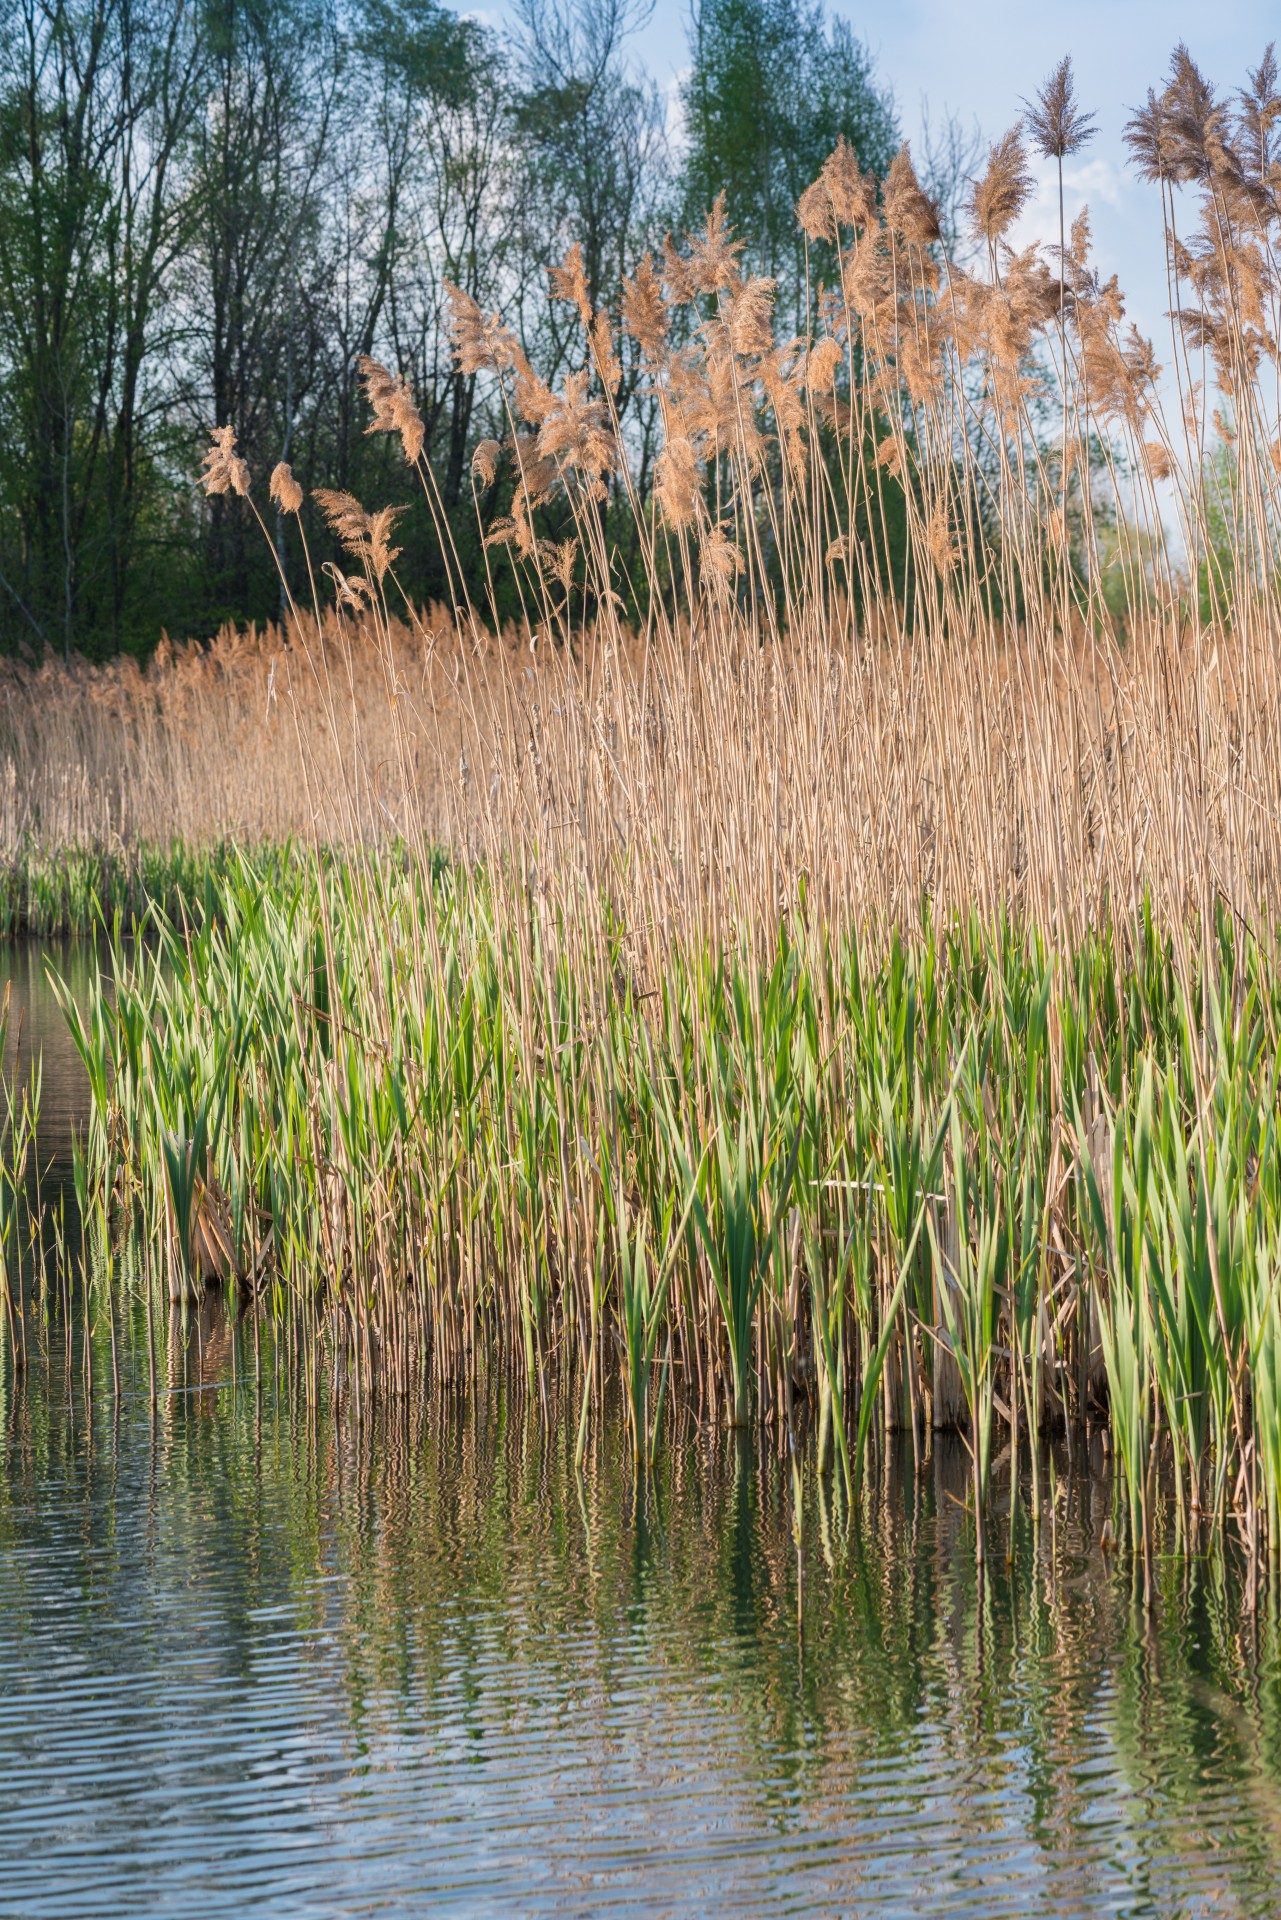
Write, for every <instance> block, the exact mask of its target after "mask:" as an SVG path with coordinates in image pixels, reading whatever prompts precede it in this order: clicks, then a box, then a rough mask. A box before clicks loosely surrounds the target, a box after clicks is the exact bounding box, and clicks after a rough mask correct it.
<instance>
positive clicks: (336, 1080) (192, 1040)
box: [68, 861, 1281, 1552]
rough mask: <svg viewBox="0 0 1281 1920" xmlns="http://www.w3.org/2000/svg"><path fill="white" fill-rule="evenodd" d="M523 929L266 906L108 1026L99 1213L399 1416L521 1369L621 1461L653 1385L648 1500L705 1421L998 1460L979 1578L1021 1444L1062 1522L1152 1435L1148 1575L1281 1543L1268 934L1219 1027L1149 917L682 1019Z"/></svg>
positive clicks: (892, 959) (533, 922)
mask: <svg viewBox="0 0 1281 1920" xmlns="http://www.w3.org/2000/svg"><path fill="white" fill-rule="evenodd" d="M496 899H497V892H496V889H495V888H494V886H493V885H492V884H491V883H490V882H489V881H488V879H487V878H486V877H484V876H469V875H468V874H466V873H465V872H464V871H462V870H460V869H458V868H455V867H444V866H442V867H440V868H438V869H437V871H436V872H435V874H434V875H429V874H425V873H424V872H422V871H421V870H420V869H418V868H417V867H416V866H415V865H414V864H413V863H412V862H408V861H406V862H404V863H401V864H399V865H397V864H395V863H393V862H390V861H379V862H373V863H369V864H346V865H330V866H328V867H316V868H309V869H306V870H305V871H298V872H295V873H292V874H290V875H286V876H282V875H281V874H279V873H277V874H275V875H272V876H271V877H270V878H269V880H264V878H263V877H262V876H258V875H255V873H254V872H253V871H252V869H251V868H248V867H246V868H245V870H244V871H243V873H242V874H241V875H240V876H239V877H238V878H236V879H234V880H231V881H227V882H223V883H219V885H217V886H216V887H211V890H210V895H209V906H208V909H207V911H206V913H205V914H204V915H203V916H198V917H197V918H196V919H195V920H194V921H189V922H188V923H187V925H186V926H185V927H184V928H182V929H178V928H175V927H174V926H172V925H171V924H169V923H167V922H165V921H163V920H159V919H158V920H157V922H156V933H157V939H156V942H155V944H154V945H153V946H151V947H150V948H148V949H146V950H144V951H142V952H139V951H138V950H133V951H128V952H127V951H125V950H123V949H120V950H116V951H115V952H114V953H113V956H112V969H111V973H110V976H109V977H108V978H106V979H104V981H103V982H102V984H101V985H100V987H99V989H98V990H97V991H96V992H95V993H94V994H93V995H92V996H91V998H90V1001H89V1004H88V1005H87V1007H85V1008H84V1009H83V1010H82V1011H81V1010H77V1009H76V1008H75V1007H73V1006H72V1005H71V1004H70V1003H68V1016H69V1018H70V1020H71V1023H72V1029H73V1032H74V1034H75V1036H76V1040H77V1044H78V1046H79V1048H80V1050H81V1052H82V1055H83V1057H84V1061H85V1065H86V1069H87V1071H88V1075H89V1081H90V1086H91V1089H92V1094H93V1123H92V1126H91V1130H90V1133H89V1135H88V1138H87V1142H86V1146H85V1154H86V1159H85V1164H84V1169H83V1176H82V1186H83V1189H84V1191H85V1192H86V1193H87V1194H89V1195H98V1196H102V1197H103V1203H104V1206H106V1207H109V1208H111V1209H114V1210H116V1211H117V1213H119V1212H120V1211H121V1210H123V1211H124V1212H125V1213H136V1214H138V1215H139V1216H140V1217H141V1220H142V1223H143V1226H144V1229H145V1231H144V1243H145V1245H147V1246H148V1247H150V1248H152V1249H154V1250H155V1254H156V1256H157V1259H156V1271H158V1272H160V1273H162V1274H163V1273H165V1272H168V1274H169V1275H170V1277H171V1280H172V1282H173V1290H174V1291H175V1292H177V1293H185V1292H188V1291H195V1290H197V1289H198V1288H199V1287H200V1286H201V1285H202V1284H205V1283H208V1282H209V1281H210V1280H212V1279H215V1278H222V1279H235V1280H236V1281H237V1282H238V1284H240V1285H241V1286H242V1287H243V1288H244V1289H245V1290H246V1291H247V1292H249V1293H251V1294H253V1293H256V1294H258V1295H259V1296H260V1297H261V1298H263V1299H265V1300H266V1301H268V1302H270V1303H271V1304H273V1305H274V1307H275V1308H276V1309H277V1310H278V1311H281V1310H289V1311H292V1312H294V1313H296V1314H298V1315H299V1316H301V1324H303V1325H304V1326H307V1327H310V1328H311V1329H312V1331H313V1332H323V1333H324V1335H325V1336H326V1338H327V1339H328V1340H329V1341H330V1342H331V1343H332V1345H333V1348H334V1350H335V1352H336V1353H338V1354H340V1355H341V1368H342V1372H343V1376H344V1377H345V1379H346V1381H347V1391H348V1393H349V1394H350V1396H351V1399H352V1401H353V1403H354V1405H355V1406H356V1407H357V1408H359V1407H360V1406H361V1404H362V1401H364V1400H367V1399H368V1397H369V1396H370V1395H371V1394H373V1393H375V1392H377V1391H383V1392H386V1391H392V1392H407V1391H410V1390H411V1388H412V1387H413V1386H414V1383H415V1382H416V1381H417V1380H418V1379H419V1377H420V1375H421V1372H422V1370H423V1369H424V1368H427V1369H431V1370H434V1371H438V1372H440V1373H443V1374H444V1375H446V1376H447V1377H452V1378H459V1379H463V1380H466V1379H467V1378H469V1377H470V1376H471V1375H472V1374H473V1373H474V1371H475V1369H476V1367H477V1365H478V1364H479V1356H480V1355H481V1354H482V1353H484V1352H487V1351H489V1352H498V1353H503V1354H505V1355H506V1356H507V1357H508V1358H509V1359H511V1360H513V1361H515V1362H516V1363H517V1365H518V1366H519V1367H521V1368H523V1369H524V1370H525V1371H526V1372H527V1374H528V1377H529V1379H530V1382H531V1385H532V1386H533V1387H534V1388H535V1390H537V1389H538V1387H539V1386H540V1384H543V1385H545V1383H546V1381H547V1380H548V1379H549V1378H550V1377H552V1376H556V1375H565V1374H568V1375H569V1376H571V1377H572V1378H574V1379H575V1380H577V1381H578V1382H579V1387H578V1391H580V1392H581V1396H582V1398H581V1432H582V1434H583V1435H585V1434H586V1432H587V1429H588V1427H589V1425H590V1422H591V1420H592V1418H593V1409H594V1408H599V1407H601V1406H603V1405H604V1388H605V1386H606V1383H607V1382H609V1381H612V1380H614V1379H615V1378H621V1380H622V1384H623V1389H624V1404H625V1406H626V1408H627V1417H628V1422H629V1426H630V1431H631V1435H632V1440H633V1446H634V1451H635V1457H636V1461H637V1465H638V1468H639V1469H642V1470H643V1469H645V1468H647V1467H648V1464H649V1462H650V1461H651V1459H652V1457H653V1452H654V1448H655V1446H656V1445H657V1444H658V1441H659V1437H660V1435H661V1433H662V1430H663V1417H664V1408H665V1405H666V1404H667V1400H668V1396H669V1395H670V1394H671V1393H673V1392H675V1393H679V1394H680V1395H681V1396H682V1397H692V1398H693V1399H694V1400H695V1402H696V1403H697V1405H698V1407H699V1409H700V1411H701V1413H702V1415H703V1416H704V1417H706V1418H709V1419H712V1420H714V1421H717V1422H720V1423H723V1424H729V1425H742V1424H746V1423H748V1422H749V1421H753V1420H757V1419H759V1420H762V1421H764V1422H765V1423H766V1424H767V1425H769V1426H772V1427H773V1428H774V1430H775V1431H777V1432H778V1433H779V1434H780V1435H782V1434H786V1435H789V1436H792V1437H793V1438H794V1437H795V1434H796V1432H797V1430H798V1429H799V1427H800V1426H801V1425H802V1424H804V1423H806V1422H809V1423H811V1424H812V1426H813V1428H814V1431H815V1433H816V1435H817V1446H818V1452H819V1458H820V1461H821V1462H822V1463H823V1464H825V1465H827V1464H830V1465H831V1466H832V1467H833V1468H834V1470H836V1471H838V1472H839V1473H840V1475H841V1476H842V1478H843V1479H844V1480H845V1482H846V1484H847V1486H852V1484H853V1482H854V1481H855V1480H856V1479H857V1477H858V1476H859V1474H860V1473H861V1472H862V1471H863V1469H864V1467H865V1465H866V1462H867V1458H868V1455H869V1451H870V1450H872V1449H874V1448H875V1447H876V1446H877V1445H878V1444H880V1439H881V1436H883V1434H884V1433H885V1432H886V1431H889V1430H892V1429H895V1428H903V1429H905V1430H910V1431H911V1432H912V1434H913V1436H914V1440H915V1444H916V1445H917V1447H918V1448H919V1447H920V1446H922V1445H923V1444H924V1438H925V1434H926V1432H927V1430H928V1429H930V1428H931V1427H962V1428H963V1429H964V1430H965V1431H966V1432H967V1433H968V1434H969V1436H970V1439H971V1446H972V1456H973V1468H974V1485H973V1502H974V1510H975V1513H976V1515H977V1516H978V1519H979V1526H980V1536H979V1537H980V1545H981V1543H982V1520H983V1516H984V1513H985V1510H986V1507H987V1503H988V1494H989V1479H990V1467H991V1460H992V1456H993V1448H994V1446H995V1445H998V1444H1000V1443H1001V1442H1003V1441H1005V1440H1008V1441H1009V1442H1010V1443H1011V1444H1012V1445H1013V1447H1014V1448H1015V1450H1016V1453H1017V1449H1018V1447H1019V1444H1020V1440H1021V1439H1026V1440H1027V1441H1028V1442H1030V1443H1031V1451H1030V1462H1031V1495H1030V1498H1031V1504H1032V1508H1033V1511H1034V1513H1036V1514H1038V1515H1039V1514H1040V1512H1041V1511H1042V1509H1043V1506H1044V1503H1045V1500H1046V1498H1047V1490H1046V1489H1045V1487H1044V1486H1043V1484H1042V1473H1043V1468H1042V1449H1041V1444H1040V1443H1041V1441H1042V1440H1043V1438H1044V1437H1045V1436H1046V1435H1047V1433H1048V1432H1051V1431H1053V1432H1058V1431H1060V1430H1061V1429H1062V1428H1063V1427H1065V1426H1066V1425H1068V1424H1069V1423H1072V1422H1074V1421H1077V1420H1080V1419H1082V1418H1085V1417H1087V1416H1089V1417H1092V1418H1095V1419H1106V1418H1110V1421H1111V1426H1112V1431H1113V1435H1114V1444H1115V1449H1116V1455H1117V1459H1118V1463H1119V1466H1120V1470H1121V1472H1120V1480H1121V1485H1122V1486H1123V1489H1124V1493H1125V1501H1126V1513H1127V1515H1128V1518H1129V1522H1130V1525H1131V1527H1132V1529H1133V1535H1134V1539H1135V1542H1136V1544H1139V1545H1141V1544H1142V1543H1143V1542H1144V1541H1145V1540H1147V1539H1149V1538H1150V1536H1151V1529H1152V1521H1153V1508H1154V1504H1155V1503H1159V1502H1165V1501H1169V1502H1170V1503H1171V1504H1172V1509H1173V1512H1174V1515H1175V1518H1176V1523H1177V1526H1178V1529H1179V1532H1180V1534H1181V1537H1183V1538H1184V1539H1185V1540H1188V1541H1191V1540H1193V1539H1195V1537H1196V1530H1197V1528H1198V1526H1199V1525H1200V1524H1201V1523H1202V1522H1203V1521H1205V1522H1207V1523H1210V1524H1214V1525H1216V1526H1218V1527H1222V1526H1223V1525H1225V1524H1226V1523H1227V1522H1229V1521H1233V1522H1235V1523H1237V1524H1239V1525H1240V1526H1241V1527H1242V1528H1243V1529H1244V1531H1245V1533H1246V1536H1247V1538H1248V1540H1249V1542H1250V1543H1251V1545H1252V1546H1255V1547H1257V1548H1258V1550H1259V1551H1260V1552H1262V1551H1263V1550H1264V1549H1265V1548H1266V1549H1267V1550H1269V1551H1277V1550H1281V1510H1279V1508H1278V1497H1279V1494H1281V1405H1279V1404H1278V1398H1277V1395H1278V1388H1279V1386H1281V1376H1279V1373H1278V1368H1279V1367H1281V1299H1279V1298H1278V1291H1277V1285H1278V1276H1279V1274H1281V1266H1279V1264H1278V1263H1279V1262H1281V1154H1279V1153H1278V1147H1277V1110H1278V1101H1277V1072H1278V1068H1277V1064H1276V1062H1277V1053H1276V1048H1275V1034H1276V1030H1277V1022H1278V1016H1279V1015H1281V984H1279V983H1278V978H1277V975H1276V972H1275V969H1274V968H1273V967H1272V966H1271V964H1270V962H1269V960H1268V958H1267V957H1266V956H1265V955H1264V954H1263V953H1262V951H1261V950H1260V949H1259V947H1258V946H1257V944H1256V943H1255V942H1253V941H1251V940H1250V939H1248V938H1247V937H1246V936H1244V935H1241V934H1240V933H1239V931H1238V930H1237V929H1236V928H1235V927H1234V926H1233V923H1232V922H1231V920H1230V919H1229V918H1227V917H1226V916H1220V918H1219V920H1218V922H1217V924H1216V927H1215V929H1214V933H1213V937H1212V940H1211V942H1210V945H1209V949H1208V955H1207V956H1200V955H1198V957H1197V959H1196V960H1195V961H1194V962H1193V967H1192V973H1191V991H1190V992H1189V991H1188V990H1187V988H1186V987H1185V985H1184V982H1183V980H1182V979H1181V976H1180V970H1179V967H1178V965H1177V963H1176V959H1175V955H1174V950H1173V946H1172V943H1171V942H1169V941H1168V940H1164V939H1162V938H1161V936H1160V935H1159V934H1158V933H1157V931H1156V928H1155V926H1154V925H1153V924H1152V923H1151V922H1150V921H1146V922H1144V924H1143V926H1142V928H1141V930H1140V933H1139V936H1138V940H1137V945H1136V950H1135V953H1134V956H1133V959H1132V961H1131V962H1130V964H1128V965H1127V966H1122V965H1120V964H1119V963H1118V956H1117V954H1116V951H1115V948H1114V947H1113V945H1112V942H1111V938H1110V936H1109V935H1107V934H1095V935H1092V936H1091V937H1089V938H1088V939H1087V940H1086V941H1084V942H1083V943H1081V944H1080V945H1079V946H1078V947H1076V948H1073V949H1069V950H1066V951H1063V952H1059V953H1052V952H1051V951H1049V950H1048V949H1047V947H1046V945H1045V943H1044V941H1043V940H1041V939H1039V938H1038V937H1037V936H1035V935H1034V934H1030V933H1027V932H1025V931H1023V930H1020V929H1017V928H1016V927H1014V926H1013V925H1012V924H1010V923H1008V922H1004V923H998V924H997V925H995V926H994V927H992V926H988V925H986V924H985V923H984V922H983V921H981V920H980V919H979V918H978V917H977V916H972V917H971V918H970V919H969V920H968V921H966V922H964V923H958V924H956V925H954V926H952V927H950V928H948V929H946V930H945V929H940V928H939V927H938V926H937V925H936V924H935V923H934V922H932V921H928V920H927V921H926V922H925V923H923V925H922V926H921V927H920V928H918V929H917V930H916V933H915V937H914V938H913V939H912V941H911V942H910V943H905V942H903V941H900V940H899V939H897V938H891V940H890V941H889V943H888V945H887V946H886V947H885V948H884V949H883V950H881V951H877V950H874V949H873V948H871V946H870V945H869V944H868V943H866V942H864V941H862V940H860V939H859V938H858V937H857V936H847V937H845V938H842V939H836V938H831V937H822V936H818V935H815V934H814V933H812V932H811V931H809V930H807V929H804V928H802V927H799V926H798V927H795V928H789V927H788V926H786V925H784V926H783V927H782V928H780V930H779V931H778V933H777V936H776V940H775V945H774V948H773V951H772V952H771V953H770V954H769V955H768V956H762V955H761V953H760V952H759V951H753V950H752V949H751V948H749V947H748V946H746V945H745V944H735V945H731V946H729V947H727V948H724V949H720V950H713V949H710V948H704V949H703V950H701V951H698V952H695V951H691V950H689V949H688V948H683V949H681V950H679V951H674V952H673V954H672V955H671V958H670V960H669V964H668V966H667V968H666V969H665V970H664V972H663V973H662V975H661V976H658V977H656V978H654V979H652V980H642V979H638V978H636V977H635V976H634V975H633V974H632V973H631V972H630V970H629V968H628V965H627V961H626V956H625V950H624V946H625V943H624V939H623V936H622V933H621V930H619V931H617V932H615V934H614V935H613V936H612V938H611V937H610V935H609V933H608V930H607V928H606V927H605V926H604V925H603V924H602V926H601V929H600V931H601V950H600V953H599V956H598V959H597V964H596V965H595V966H594V967H592V968H590V969H589V968H587V967H584V968H583V969H582V970H581V971H580V970H578V969H577V968H575V967H573V966H571V965H569V964H567V963H566V958H565V955H564V953H563V951H562V949H561V946H560V941H559V938H558V932H557V929H556V928H554V927H553V926H550V925H547V924H545V923H544V922H543V920H542V919H541V917H540V915H539V913H538V908H537V905H536V903H535V902H533V901H530V903H529V905H528V909H527V918H526V925H525V928H524V932H523V936H521V937H518V933H517V929H516V927H515V925H514V923H513V920H512V918H511V904H510V900H507V901H506V902H505V904H504V906H503V908H502V910H501V911H499V910H498V908H497V906H496ZM374 926H376V927H377V928H378V929H379V933H378V937H377V939H376V940H372V939H371V938H370V936H369V929H370V928H371V927H374ZM1158 1441H1159V1442H1160V1443H1161V1444H1159V1445H1158ZM1018 1488H1019V1476H1018V1475H1015V1476H1014V1477H1013V1479H1012V1481H1011V1489H1012V1492H1011V1498H1012V1499H1017V1497H1018Z"/></svg>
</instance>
